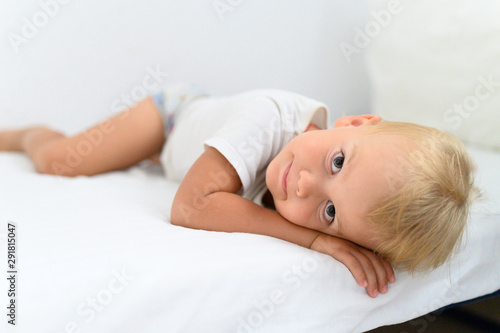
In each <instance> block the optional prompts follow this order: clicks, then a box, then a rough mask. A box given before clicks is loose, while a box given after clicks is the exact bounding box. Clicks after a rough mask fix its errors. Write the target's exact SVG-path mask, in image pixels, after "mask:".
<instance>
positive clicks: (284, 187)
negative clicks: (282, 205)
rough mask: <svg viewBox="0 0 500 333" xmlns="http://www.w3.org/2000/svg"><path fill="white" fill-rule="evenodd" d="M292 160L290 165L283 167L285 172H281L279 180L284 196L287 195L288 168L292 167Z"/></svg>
mask: <svg viewBox="0 0 500 333" xmlns="http://www.w3.org/2000/svg"><path fill="white" fill-rule="evenodd" d="M292 164H293V160H292V162H290V165H289V166H288V167H287V168H286V169H285V172H283V179H282V180H281V187H282V188H283V192H284V193H285V196H286V197H288V191H287V189H288V173H289V172H290V168H291V167H292Z"/></svg>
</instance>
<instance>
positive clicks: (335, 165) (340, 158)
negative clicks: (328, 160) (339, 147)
mask: <svg viewBox="0 0 500 333" xmlns="http://www.w3.org/2000/svg"><path fill="white" fill-rule="evenodd" d="M343 165H344V153H342V152H340V153H338V154H337V155H335V156H334V157H333V159H332V172H333V173H337V172H340V170H341V169H342V166H343Z"/></svg>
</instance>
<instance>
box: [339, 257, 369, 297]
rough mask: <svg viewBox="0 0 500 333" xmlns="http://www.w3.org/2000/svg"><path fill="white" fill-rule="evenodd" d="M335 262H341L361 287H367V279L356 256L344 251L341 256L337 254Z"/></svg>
mask: <svg viewBox="0 0 500 333" xmlns="http://www.w3.org/2000/svg"><path fill="white" fill-rule="evenodd" d="M337 260H339V261H340V262H342V263H343V264H344V265H345V266H346V267H347V268H348V269H349V271H350V272H351V274H352V276H353V277H354V279H355V280H356V282H357V283H358V284H359V285H360V286H361V287H363V288H366V287H368V278H367V276H366V274H365V271H364V269H363V265H361V263H360V262H359V260H358V258H356V256H354V255H353V254H352V253H351V252H347V251H346V252H345V253H343V254H342V255H340V254H339V253H337Z"/></svg>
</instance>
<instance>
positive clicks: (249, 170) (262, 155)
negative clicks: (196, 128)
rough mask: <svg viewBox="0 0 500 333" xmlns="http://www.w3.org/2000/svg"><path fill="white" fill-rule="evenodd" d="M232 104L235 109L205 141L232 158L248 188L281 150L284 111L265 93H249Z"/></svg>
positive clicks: (230, 161)
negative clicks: (262, 94) (260, 94)
mask: <svg viewBox="0 0 500 333" xmlns="http://www.w3.org/2000/svg"><path fill="white" fill-rule="evenodd" d="M231 107H232V108H234V110H233V112H231V115H230V116H229V117H228V118H227V120H226V121H225V123H224V125H223V126H222V127H221V128H220V130H218V131H217V132H216V133H215V134H214V135H213V137H211V138H210V139H208V140H206V141H205V142H204V145H205V146H210V147H213V148H215V149H217V150H218V151H219V152H220V153H221V154H222V155H223V156H224V157H225V158H226V159H227V160H228V161H229V163H230V164H231V165H232V166H233V167H234V169H235V170H236V172H237V173H238V176H239V177H240V180H241V183H242V185H243V192H246V191H247V190H248V189H249V188H250V186H251V185H252V184H253V183H254V182H255V181H256V177H257V174H258V173H259V172H260V171H262V170H264V169H265V168H267V166H268V165H269V163H270V162H271V160H272V158H273V157H274V156H275V155H276V154H278V153H279V147H280V144H281V140H282V138H281V128H282V124H281V115H280V110H279V108H278V107H277V105H276V103H274V102H273V101H272V100H271V99H270V98H267V97H265V96H249V97H247V98H244V99H242V100H241V101H239V102H238V103H233V104H232V105H231Z"/></svg>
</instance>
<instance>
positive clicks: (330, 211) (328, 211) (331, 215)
mask: <svg viewBox="0 0 500 333" xmlns="http://www.w3.org/2000/svg"><path fill="white" fill-rule="evenodd" d="M325 218H326V219H327V220H328V221H330V223H332V222H333V220H334V219H335V206H334V205H333V202H331V201H328V203H327V204H326V207H325Z"/></svg>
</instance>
